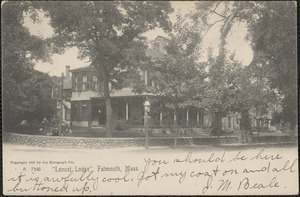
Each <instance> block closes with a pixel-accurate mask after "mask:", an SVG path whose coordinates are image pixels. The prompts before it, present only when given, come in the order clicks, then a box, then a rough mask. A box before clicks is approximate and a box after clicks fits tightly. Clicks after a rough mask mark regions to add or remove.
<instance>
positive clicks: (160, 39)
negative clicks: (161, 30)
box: [158, 37, 168, 53]
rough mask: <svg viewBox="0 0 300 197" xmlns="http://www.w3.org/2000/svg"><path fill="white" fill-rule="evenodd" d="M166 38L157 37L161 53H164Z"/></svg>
mask: <svg viewBox="0 0 300 197" xmlns="http://www.w3.org/2000/svg"><path fill="white" fill-rule="evenodd" d="M167 44H168V43H167V40H166V39H165V38H163V37H160V38H159V49H158V50H159V51H161V52H163V53H166V49H165V46H166V45H167Z"/></svg>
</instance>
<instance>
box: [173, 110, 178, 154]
mask: <svg viewBox="0 0 300 197" xmlns="http://www.w3.org/2000/svg"><path fill="white" fill-rule="evenodd" d="M174 114H176V120H175V122H174V129H175V138H174V148H176V147H177V138H178V134H179V130H178V115H179V113H178V106H176V107H175V113H174Z"/></svg>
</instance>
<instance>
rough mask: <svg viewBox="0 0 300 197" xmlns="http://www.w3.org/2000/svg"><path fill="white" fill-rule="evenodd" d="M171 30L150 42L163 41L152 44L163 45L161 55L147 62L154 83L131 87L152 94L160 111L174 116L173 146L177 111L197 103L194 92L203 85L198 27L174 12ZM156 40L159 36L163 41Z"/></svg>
mask: <svg viewBox="0 0 300 197" xmlns="http://www.w3.org/2000/svg"><path fill="white" fill-rule="evenodd" d="M172 29H173V31H172V32H170V33H169V34H168V35H167V37H166V38H161V37H160V36H159V37H158V38H157V39H156V40H158V41H157V42H158V43H154V46H157V45H159V44H162V43H165V46H161V47H156V48H161V49H162V48H163V49H162V51H160V53H161V54H162V55H161V56H159V57H157V58H152V59H151V61H150V62H148V64H147V66H148V67H147V69H148V70H149V71H150V73H151V75H150V79H151V80H152V81H154V86H151V84H150V86H143V85H141V84H142V83H137V84H136V87H135V89H136V90H142V91H144V92H149V93H152V94H154V95H155V98H153V99H154V100H156V101H157V102H159V103H161V104H162V107H161V108H160V110H161V111H162V110H164V112H165V113H166V112H167V113H169V114H170V115H173V114H174V115H176V119H175V122H174V123H175V130H174V131H175V141H174V146H176V144H177V135H178V118H179V110H180V109H185V108H187V107H191V106H197V104H198V103H199V102H198V101H199V99H198V98H199V97H200V96H199V95H198V94H197V93H198V92H199V89H200V87H202V85H203V83H202V81H203V79H204V77H203V75H202V74H203V69H202V68H203V67H201V65H200V64H199V63H197V59H198V58H199V53H198V51H199V41H200V35H199V32H198V29H197V28H196V27H195V26H191V25H190V24H189V19H188V18H187V17H186V16H185V17H184V16H181V15H177V20H176V22H175V23H174V24H173V25H172ZM159 39H163V40H164V42H161V41H160V40H159ZM157 50H158V49H157ZM197 99H198V100H197Z"/></svg>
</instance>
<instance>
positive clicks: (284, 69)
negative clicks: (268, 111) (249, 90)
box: [244, 1, 297, 130]
mask: <svg viewBox="0 0 300 197" xmlns="http://www.w3.org/2000/svg"><path fill="white" fill-rule="evenodd" d="M252 4H253V5H254V6H253V9H255V14H256V15H257V20H255V22H254V21H251V20H250V19H249V18H248V19H247V18H246V17H245V19H244V20H247V23H248V24H249V36H248V39H249V40H250V41H251V42H252V43H253V45H252V48H253V51H254V57H253V62H252V65H254V64H256V63H261V62H264V64H263V65H264V66H265V67H266V69H267V72H268V73H267V74H266V76H267V77H268V79H269V81H270V85H271V88H273V89H276V90H278V92H279V94H282V95H283V100H282V106H283V111H282V113H281V114H282V116H281V117H282V119H283V120H284V121H285V122H290V126H291V127H290V129H292V130H293V129H294V127H295V124H296V120H297V14H296V3H295V2H292V1H287V2H255V4H254V3H253V2H252Z"/></svg>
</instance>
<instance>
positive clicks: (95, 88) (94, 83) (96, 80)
mask: <svg viewBox="0 0 300 197" xmlns="http://www.w3.org/2000/svg"><path fill="white" fill-rule="evenodd" d="M92 88H93V90H98V77H97V76H95V75H94V76H93V83H92Z"/></svg>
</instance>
